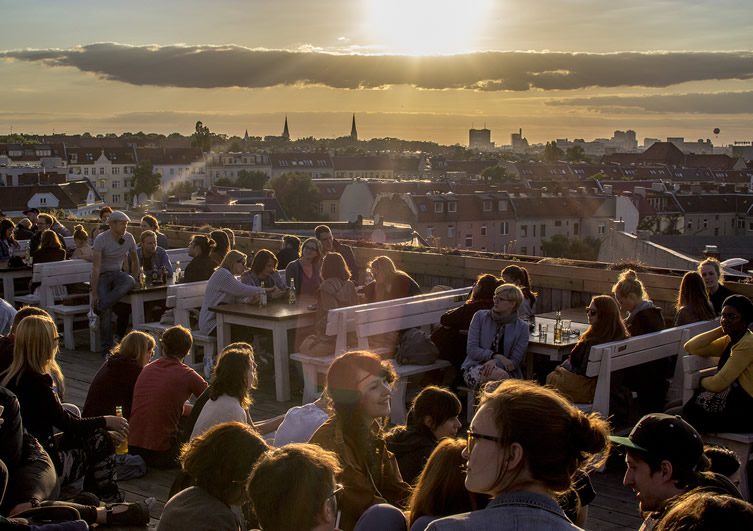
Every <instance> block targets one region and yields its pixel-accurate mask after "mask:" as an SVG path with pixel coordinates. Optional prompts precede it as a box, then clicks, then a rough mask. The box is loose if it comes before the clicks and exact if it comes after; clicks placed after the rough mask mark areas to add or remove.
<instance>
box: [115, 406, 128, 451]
mask: <svg viewBox="0 0 753 531" xmlns="http://www.w3.org/2000/svg"><path fill="white" fill-rule="evenodd" d="M115 416H116V417H122V416H123V406H115ZM115 453H116V454H127V453H128V437H126V438H125V439H123V442H122V443H120V444H119V445H118V447H117V448H115Z"/></svg>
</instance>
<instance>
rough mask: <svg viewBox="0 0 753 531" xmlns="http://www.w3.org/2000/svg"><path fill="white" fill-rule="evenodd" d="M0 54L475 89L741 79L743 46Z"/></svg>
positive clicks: (108, 73)
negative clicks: (440, 52)
mask: <svg viewBox="0 0 753 531" xmlns="http://www.w3.org/2000/svg"><path fill="white" fill-rule="evenodd" d="M0 59H6V60H17V61H28V62H39V63H42V64H45V65H47V66H67V67H73V68H77V69H79V70H80V71H82V72H89V73H94V74H96V75H98V76H100V77H102V78H104V79H110V80H115V81H121V82H124V83H130V84H132V85H152V86H169V87H185V88H219V87H247V88H261V87H274V86H279V85H299V86H306V85H323V86H327V87H332V88H339V89H359V88H379V87H384V86H389V85H410V86H414V87H418V88H423V89H471V90H479V91H526V90H531V89H542V90H555V89H559V90H569V89H581V88H586V87H619V86H640V87H667V86H670V85H675V84H678V83H684V82H688V81H703V80H719V79H750V78H751V77H753V52H750V51H741V52H656V53H642V52H618V53H605V54H595V53H569V52H477V53H470V54H463V55H452V56H425V57H411V56H401V55H365V54H336V53H325V52H322V51H317V50H315V49H313V48H312V49H308V50H296V51H286V50H267V49H252V48H244V47H241V46H236V45H222V46H209V45H203V46H185V45H171V46H130V45H124V44H117V43H98V44H90V45H86V46H79V47H75V48H71V49H44V50H8V51H3V52H0Z"/></svg>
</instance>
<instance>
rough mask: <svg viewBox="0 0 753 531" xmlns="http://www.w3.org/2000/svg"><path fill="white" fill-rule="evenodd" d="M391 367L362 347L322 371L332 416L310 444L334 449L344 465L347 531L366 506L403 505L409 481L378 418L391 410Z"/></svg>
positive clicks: (393, 375) (342, 523)
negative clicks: (325, 376)
mask: <svg viewBox="0 0 753 531" xmlns="http://www.w3.org/2000/svg"><path fill="white" fill-rule="evenodd" d="M394 380H395V372H394V370H393V369H392V365H390V363H389V362H387V361H382V359H381V358H380V357H379V356H377V355H376V354H373V353H371V352H367V351H353V352H346V353H345V354H343V355H342V356H340V357H338V358H337V359H335V361H333V362H332V365H330V367H329V370H328V371H327V382H326V388H325V391H326V394H327V396H328V397H330V400H331V404H332V409H333V410H334V414H333V416H332V417H331V418H330V419H329V420H328V421H327V422H325V423H324V424H323V425H322V426H321V427H320V428H319V429H318V430H317V431H316V432H315V433H314V435H313V436H312V437H311V441H310V442H311V443H313V444H318V445H319V446H321V447H322V448H324V449H325V450H329V451H331V452H334V453H335V454H336V455H337V457H338V459H339V460H340V465H341V466H342V468H343V470H342V473H341V474H340V475H339V476H338V480H339V481H340V483H342V484H343V485H344V486H345V490H344V492H343V495H342V506H341V510H342V520H341V529H343V531H351V530H352V529H354V527H355V526H356V522H357V521H358V519H359V518H360V517H361V516H362V515H363V514H364V512H365V511H366V510H367V509H368V508H369V507H371V506H373V505H376V504H384V503H388V504H392V505H395V506H398V507H403V506H404V505H405V503H406V501H407V498H408V496H409V494H410V485H408V484H407V483H405V482H404V481H403V479H402V477H401V475H400V470H399V469H398V465H397V461H396V460H395V456H394V455H393V454H392V452H390V451H389V450H388V449H387V447H386V445H385V441H384V432H383V429H382V419H384V418H385V417H388V416H389V414H390V394H391V391H392V382H393V381H394Z"/></svg>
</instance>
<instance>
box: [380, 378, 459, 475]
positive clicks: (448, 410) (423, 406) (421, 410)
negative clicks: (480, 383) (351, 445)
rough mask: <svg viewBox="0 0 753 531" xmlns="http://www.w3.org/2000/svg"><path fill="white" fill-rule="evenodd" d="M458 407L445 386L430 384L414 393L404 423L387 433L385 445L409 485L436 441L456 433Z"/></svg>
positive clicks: (435, 444)
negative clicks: (414, 395) (443, 387)
mask: <svg viewBox="0 0 753 531" xmlns="http://www.w3.org/2000/svg"><path fill="white" fill-rule="evenodd" d="M461 410H462V405H461V404H460V400H458V397H456V396H455V395H454V394H453V393H452V392H451V391H448V390H447V389H442V388H441V387H436V386H433V385H430V386H429V387H425V388H424V389H422V390H421V392H420V393H418V395H416V398H414V399H413V404H412V405H411V408H410V410H409V411H408V419H407V423H406V426H398V427H396V428H394V429H393V430H392V431H391V432H390V433H389V434H388V435H387V448H389V450H390V452H392V453H393V454H395V458H396V459H397V464H398V466H399V467H400V475H401V476H402V477H403V480H404V481H407V482H408V483H410V484H413V483H414V482H415V480H416V478H417V477H418V475H419V474H420V473H421V470H423V468H424V465H425V464H426V461H427V460H428V459H429V456H430V455H431V452H432V451H434V448H436V446H437V444H438V443H439V442H440V441H441V440H442V439H444V438H446V437H455V436H456V435H457V434H458V430H459V429H460V425H461V424H460V420H459V419H458V415H460V411H461Z"/></svg>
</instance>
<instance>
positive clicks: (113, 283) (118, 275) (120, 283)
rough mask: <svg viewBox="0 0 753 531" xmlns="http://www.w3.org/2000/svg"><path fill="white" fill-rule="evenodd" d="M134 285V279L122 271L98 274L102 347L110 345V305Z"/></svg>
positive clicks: (98, 305)
mask: <svg viewBox="0 0 753 531" xmlns="http://www.w3.org/2000/svg"><path fill="white" fill-rule="evenodd" d="M135 285H136V281H135V280H134V279H133V277H132V276H131V275H129V274H128V273H125V272H124V271H104V272H102V273H100V274H99V280H98V281H97V294H98V295H99V302H98V303H97V310H98V311H99V331H100V333H101V334H102V347H103V348H104V349H105V350H107V349H109V348H110V347H112V307H113V306H114V305H115V303H116V302H118V301H119V300H120V299H122V298H123V296H125V294H126V293H128V292H129V291H131V290H132V289H133V287H134V286H135Z"/></svg>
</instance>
